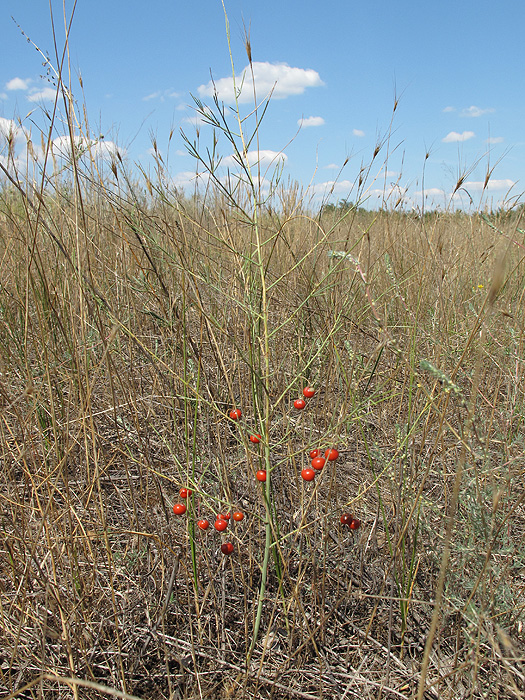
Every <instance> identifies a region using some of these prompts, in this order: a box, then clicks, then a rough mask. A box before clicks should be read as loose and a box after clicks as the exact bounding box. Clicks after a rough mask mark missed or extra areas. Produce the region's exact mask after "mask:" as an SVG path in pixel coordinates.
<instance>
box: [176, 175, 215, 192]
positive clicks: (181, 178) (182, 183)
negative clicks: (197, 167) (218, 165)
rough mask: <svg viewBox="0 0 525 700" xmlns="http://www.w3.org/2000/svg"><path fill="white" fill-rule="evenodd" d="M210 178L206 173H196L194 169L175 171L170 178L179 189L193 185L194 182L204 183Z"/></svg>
mask: <svg viewBox="0 0 525 700" xmlns="http://www.w3.org/2000/svg"><path fill="white" fill-rule="evenodd" d="M209 179H210V176H209V174H208V173H196V172H195V171H194V170H185V171H183V172H181V173H177V174H176V175H174V176H173V178H172V179H171V184H172V185H174V186H175V187H178V188H179V189H184V188H186V187H195V185H196V184H201V183H206V182H208V180H209Z"/></svg>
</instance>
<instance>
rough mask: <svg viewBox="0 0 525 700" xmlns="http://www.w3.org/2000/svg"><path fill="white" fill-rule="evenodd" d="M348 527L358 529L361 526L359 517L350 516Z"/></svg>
mask: <svg viewBox="0 0 525 700" xmlns="http://www.w3.org/2000/svg"><path fill="white" fill-rule="evenodd" d="M349 527H350V530H359V528H360V527H361V521H360V520H359V518H352V520H351V521H350V525H349Z"/></svg>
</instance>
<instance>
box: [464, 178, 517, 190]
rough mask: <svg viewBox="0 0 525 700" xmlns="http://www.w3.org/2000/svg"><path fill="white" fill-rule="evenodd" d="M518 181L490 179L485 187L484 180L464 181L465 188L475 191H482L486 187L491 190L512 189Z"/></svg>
mask: <svg viewBox="0 0 525 700" xmlns="http://www.w3.org/2000/svg"><path fill="white" fill-rule="evenodd" d="M515 184H516V183H515V182H514V180H508V179H507V180H489V181H488V183H487V186H486V187H485V182H484V181H479V182H465V183H463V187H464V189H466V190H467V191H468V190H472V191H473V192H481V191H482V190H484V189H486V190H489V191H493V190H510V188H511V187H514V185H515Z"/></svg>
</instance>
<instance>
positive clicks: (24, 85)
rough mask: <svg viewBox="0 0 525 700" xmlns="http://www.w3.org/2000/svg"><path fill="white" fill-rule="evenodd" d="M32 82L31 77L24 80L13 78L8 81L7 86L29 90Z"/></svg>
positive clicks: (8, 88)
mask: <svg viewBox="0 0 525 700" xmlns="http://www.w3.org/2000/svg"><path fill="white" fill-rule="evenodd" d="M30 82H31V81H30V80H29V79H28V80H22V78H13V79H12V80H10V81H9V82H8V83H6V86H5V87H6V89H7V90H28V89H29V83H30Z"/></svg>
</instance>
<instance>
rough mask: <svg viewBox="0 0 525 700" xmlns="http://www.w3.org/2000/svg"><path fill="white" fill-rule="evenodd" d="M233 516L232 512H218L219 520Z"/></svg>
mask: <svg viewBox="0 0 525 700" xmlns="http://www.w3.org/2000/svg"><path fill="white" fill-rule="evenodd" d="M231 517H232V516H231V515H230V513H217V520H229V519H230V518H231Z"/></svg>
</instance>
